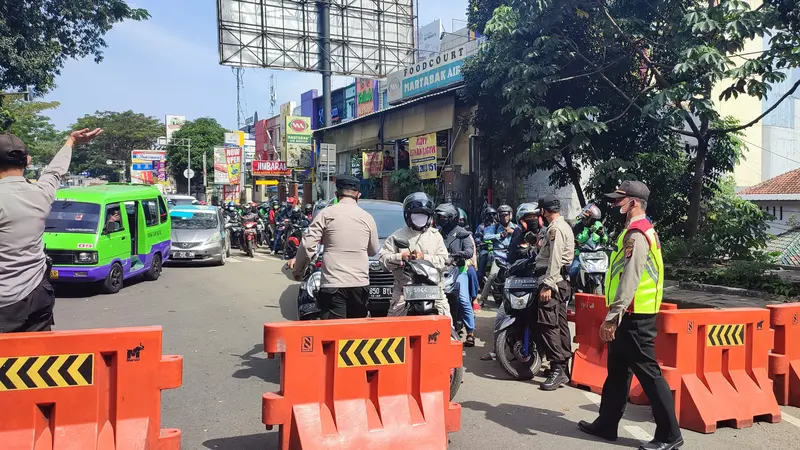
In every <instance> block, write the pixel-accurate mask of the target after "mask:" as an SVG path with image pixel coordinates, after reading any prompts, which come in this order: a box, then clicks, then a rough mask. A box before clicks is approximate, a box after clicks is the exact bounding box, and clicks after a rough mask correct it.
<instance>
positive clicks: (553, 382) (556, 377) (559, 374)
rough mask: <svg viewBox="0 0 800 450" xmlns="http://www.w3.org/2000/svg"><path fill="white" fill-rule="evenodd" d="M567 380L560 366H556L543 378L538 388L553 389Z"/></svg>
mask: <svg viewBox="0 0 800 450" xmlns="http://www.w3.org/2000/svg"><path fill="white" fill-rule="evenodd" d="M568 382H569V378H568V377H567V373H566V371H565V370H564V368H563V367H561V366H556V367H554V368H553V370H552V371H550V375H549V376H548V377H547V379H546V380H544V383H542V385H541V386H539V389H541V390H543V391H555V390H556V389H558V388H559V387H561V386H562V385H564V384H567V383H568Z"/></svg>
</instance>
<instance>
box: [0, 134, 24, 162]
mask: <svg viewBox="0 0 800 450" xmlns="http://www.w3.org/2000/svg"><path fill="white" fill-rule="evenodd" d="M0 161H3V162H8V163H12V164H27V162H28V147H26V146H25V143H24V142H22V139H20V138H18V137H16V136H14V135H13V134H0Z"/></svg>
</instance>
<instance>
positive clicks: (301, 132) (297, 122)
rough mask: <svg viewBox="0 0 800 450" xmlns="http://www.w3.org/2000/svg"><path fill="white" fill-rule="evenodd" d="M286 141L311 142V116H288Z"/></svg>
mask: <svg viewBox="0 0 800 450" xmlns="http://www.w3.org/2000/svg"><path fill="white" fill-rule="evenodd" d="M285 135H286V143H287V144H311V135H312V130H311V118H310V117H302V116H286V134H285Z"/></svg>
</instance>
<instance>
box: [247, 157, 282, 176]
mask: <svg viewBox="0 0 800 450" xmlns="http://www.w3.org/2000/svg"><path fill="white" fill-rule="evenodd" d="M290 173H291V172H290V171H289V170H288V169H287V168H286V161H253V175H258V176H286V175H289V174H290Z"/></svg>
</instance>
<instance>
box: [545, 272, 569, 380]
mask: <svg viewBox="0 0 800 450" xmlns="http://www.w3.org/2000/svg"><path fill="white" fill-rule="evenodd" d="M557 286H558V289H557V290H554V291H553V294H552V296H551V297H550V301H549V302H547V303H544V304H543V303H541V302H540V303H539V311H538V314H539V317H538V328H539V330H538V334H539V338H540V340H541V341H540V342H541V344H542V347H543V348H542V350H543V351H544V356H545V357H546V358H547V360H548V361H550V368H551V369H554V368H556V367H561V368H562V369H566V368H567V363H568V362H569V359H570V358H571V357H572V337H571V336H570V332H569V323H568V322H567V302H568V301H569V296H570V286H569V283H568V282H566V281H561V282H559V283H558V284H557Z"/></svg>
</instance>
